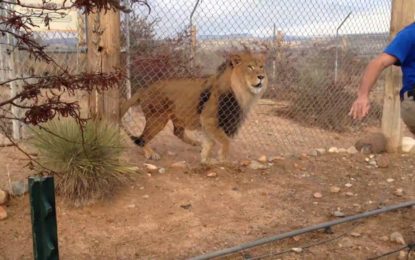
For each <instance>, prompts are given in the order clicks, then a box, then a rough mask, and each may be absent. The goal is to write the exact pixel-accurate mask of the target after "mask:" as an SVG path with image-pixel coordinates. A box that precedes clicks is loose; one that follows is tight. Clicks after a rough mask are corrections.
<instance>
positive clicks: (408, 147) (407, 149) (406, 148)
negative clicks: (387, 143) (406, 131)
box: [402, 136, 415, 153]
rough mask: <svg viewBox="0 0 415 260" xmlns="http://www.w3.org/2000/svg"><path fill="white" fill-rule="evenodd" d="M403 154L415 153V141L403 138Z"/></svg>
mask: <svg viewBox="0 0 415 260" xmlns="http://www.w3.org/2000/svg"><path fill="white" fill-rule="evenodd" d="M402 152H404V153H415V139H413V138H412V137H407V136H405V137H403V138H402Z"/></svg>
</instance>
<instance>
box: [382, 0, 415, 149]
mask: <svg viewBox="0 0 415 260" xmlns="http://www.w3.org/2000/svg"><path fill="white" fill-rule="evenodd" d="M414 15H415V1H407V0H393V1H392V13H391V24H390V36H389V37H390V39H392V38H393V37H394V36H395V35H396V34H397V33H398V32H399V31H400V30H401V29H402V28H403V27H405V26H406V25H409V24H410V23H412V22H414ZM399 86H401V76H400V71H399V69H398V68H395V67H394V68H390V69H388V71H387V73H386V77H385V97H384V104H383V114H382V132H383V134H384V135H385V137H386V139H387V140H388V144H387V151H388V152H399V151H400V149H401V141H402V126H401V109H400V98H399V95H398V93H399Z"/></svg>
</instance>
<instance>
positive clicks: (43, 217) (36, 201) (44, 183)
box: [29, 176, 59, 260]
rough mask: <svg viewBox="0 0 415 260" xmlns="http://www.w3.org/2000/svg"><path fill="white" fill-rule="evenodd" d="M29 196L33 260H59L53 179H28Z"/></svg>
mask: <svg viewBox="0 0 415 260" xmlns="http://www.w3.org/2000/svg"><path fill="white" fill-rule="evenodd" d="M29 195H30V208H31V213H32V214H31V215H32V235H33V256H34V259H35V260H55V259H59V250H58V232H57V224H56V208H55V186H54V181H53V177H52V176H47V177H40V176H36V177H29Z"/></svg>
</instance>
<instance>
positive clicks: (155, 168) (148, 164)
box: [144, 163, 159, 172]
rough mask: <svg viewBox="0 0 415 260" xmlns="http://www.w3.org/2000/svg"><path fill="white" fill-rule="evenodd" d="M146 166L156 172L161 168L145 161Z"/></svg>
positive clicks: (148, 169) (150, 170)
mask: <svg viewBox="0 0 415 260" xmlns="http://www.w3.org/2000/svg"><path fill="white" fill-rule="evenodd" d="M144 166H145V167H146V169H147V171H149V172H156V171H157V170H158V169H159V168H158V167H157V166H155V165H154V164H150V163H145V164H144Z"/></svg>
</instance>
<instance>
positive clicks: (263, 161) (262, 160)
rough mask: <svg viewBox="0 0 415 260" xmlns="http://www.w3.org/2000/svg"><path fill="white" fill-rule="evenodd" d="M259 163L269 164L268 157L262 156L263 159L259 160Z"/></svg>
mask: <svg viewBox="0 0 415 260" xmlns="http://www.w3.org/2000/svg"><path fill="white" fill-rule="evenodd" d="M258 161H259V162H262V163H266V162H268V158H267V156H266V155H262V156H261V157H259V158H258Z"/></svg>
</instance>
